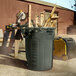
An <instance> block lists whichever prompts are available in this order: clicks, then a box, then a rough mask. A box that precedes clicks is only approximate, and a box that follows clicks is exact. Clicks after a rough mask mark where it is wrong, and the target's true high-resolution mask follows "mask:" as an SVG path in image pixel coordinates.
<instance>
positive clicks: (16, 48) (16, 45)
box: [15, 40, 20, 58]
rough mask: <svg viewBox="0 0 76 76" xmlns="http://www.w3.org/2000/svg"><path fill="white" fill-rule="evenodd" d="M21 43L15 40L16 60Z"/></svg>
mask: <svg viewBox="0 0 76 76" xmlns="http://www.w3.org/2000/svg"><path fill="white" fill-rule="evenodd" d="M19 43H20V40H15V58H17V57H18V50H19Z"/></svg>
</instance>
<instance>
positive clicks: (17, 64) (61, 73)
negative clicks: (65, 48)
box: [0, 47, 76, 76]
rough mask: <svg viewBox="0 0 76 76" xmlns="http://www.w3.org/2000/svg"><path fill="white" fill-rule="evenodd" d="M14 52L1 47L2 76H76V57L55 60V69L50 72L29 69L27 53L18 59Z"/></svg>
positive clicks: (0, 66) (21, 53)
mask: <svg viewBox="0 0 76 76" xmlns="http://www.w3.org/2000/svg"><path fill="white" fill-rule="evenodd" d="M13 52H14V51H13V50H10V48H6V47H4V48H3V47H0V76H76V57H75V56H74V57H73V58H71V59H69V60H66V61H63V60H57V59H54V60H53V68H52V70H48V71H31V70H29V69H27V62H26V56H25V52H20V53H19V56H18V58H17V59H15V58H14V57H13V56H14V54H13Z"/></svg>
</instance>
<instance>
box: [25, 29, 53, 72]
mask: <svg viewBox="0 0 76 76" xmlns="http://www.w3.org/2000/svg"><path fill="white" fill-rule="evenodd" d="M54 29H55V28H26V29H25V30H26V33H25V34H26V35H27V36H26V58H27V62H28V68H29V69H31V70H37V71H40V70H48V69H51V68H52V66H53V56H52V55H53V42H54Z"/></svg>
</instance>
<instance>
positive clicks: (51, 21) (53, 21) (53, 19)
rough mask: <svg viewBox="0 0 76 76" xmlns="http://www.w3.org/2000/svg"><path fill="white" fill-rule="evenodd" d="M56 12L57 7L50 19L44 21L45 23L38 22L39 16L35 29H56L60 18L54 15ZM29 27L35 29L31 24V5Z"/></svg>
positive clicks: (54, 8)
mask: <svg viewBox="0 0 76 76" xmlns="http://www.w3.org/2000/svg"><path fill="white" fill-rule="evenodd" d="M55 10H56V5H54V7H53V9H52V11H51V13H50V16H49V17H48V19H47V20H44V19H43V23H39V22H38V16H37V17H36V24H35V26H34V27H56V22H57V19H58V18H59V16H55V15H54V12H55ZM28 27H33V25H32V23H31V5H29V26H28Z"/></svg>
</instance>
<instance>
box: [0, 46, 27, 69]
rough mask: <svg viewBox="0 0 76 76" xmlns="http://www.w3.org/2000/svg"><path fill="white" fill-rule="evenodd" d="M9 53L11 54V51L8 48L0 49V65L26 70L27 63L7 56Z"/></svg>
mask: <svg viewBox="0 0 76 76" xmlns="http://www.w3.org/2000/svg"><path fill="white" fill-rule="evenodd" d="M11 53H13V51H12V50H10V48H7V47H0V64H2V65H8V66H14V67H18V68H24V69H27V61H24V60H20V59H15V58H14V57H13V56H11V55H9V54H11Z"/></svg>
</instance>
